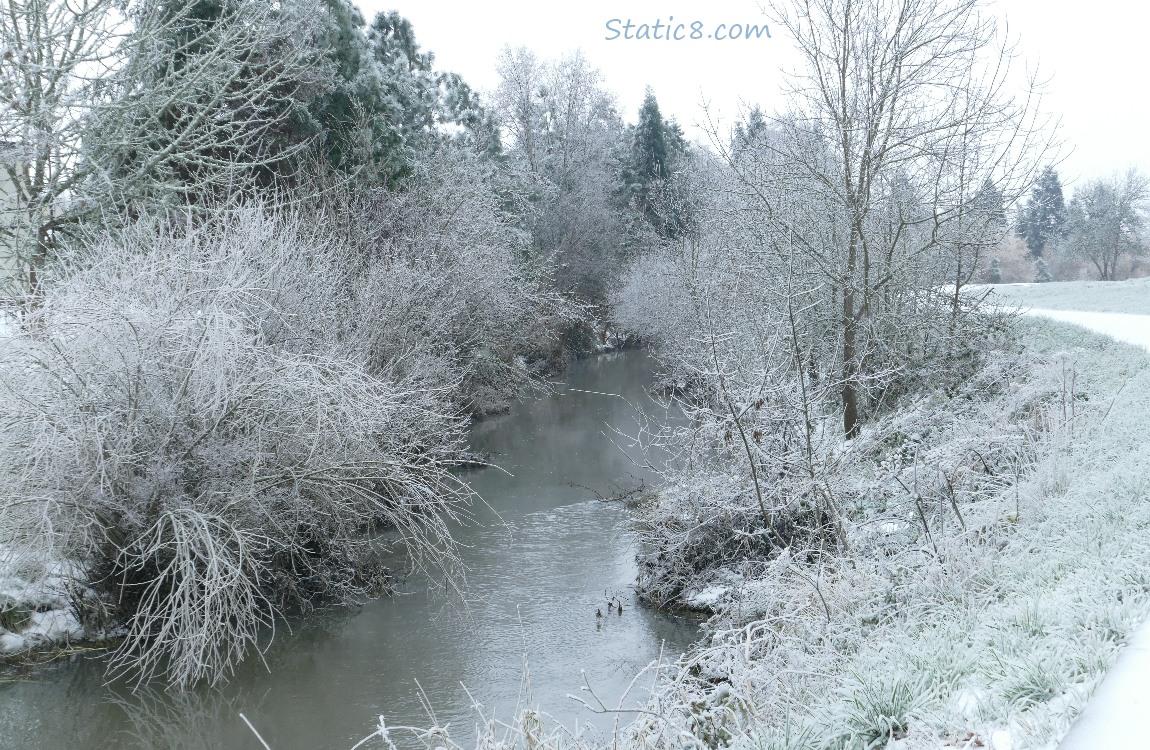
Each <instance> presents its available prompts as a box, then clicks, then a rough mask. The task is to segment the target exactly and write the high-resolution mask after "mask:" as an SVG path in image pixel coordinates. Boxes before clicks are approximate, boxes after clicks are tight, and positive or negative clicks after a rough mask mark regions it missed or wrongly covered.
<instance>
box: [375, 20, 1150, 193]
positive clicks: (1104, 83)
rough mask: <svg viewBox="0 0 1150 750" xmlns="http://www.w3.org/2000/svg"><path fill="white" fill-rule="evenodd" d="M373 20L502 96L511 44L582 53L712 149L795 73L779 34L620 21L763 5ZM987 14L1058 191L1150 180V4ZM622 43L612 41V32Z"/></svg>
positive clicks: (623, 99) (625, 90)
mask: <svg viewBox="0 0 1150 750" xmlns="http://www.w3.org/2000/svg"><path fill="white" fill-rule="evenodd" d="M358 2H359V3H360V7H361V8H362V9H363V11H364V15H365V16H367V17H368V20H370V19H371V17H373V16H374V15H375V13H376V12H378V11H381V10H391V9H394V10H398V11H399V12H400V13H401V14H402V15H404V16H406V17H407V18H408V19H410V20H411V22H412V24H413V25H414V28H415V34H416V39H417V40H418V41H419V43H420V45H421V47H422V48H423V49H424V50H430V51H432V52H434V53H435V56H436V65H437V68H439V69H441V70H452V71H455V72H457V73H459V74H461V75H462V76H463V77H464V79H465V80H467V81H468V82H469V83H470V84H471V85H472V86H474V87H475V88H477V89H479V90H481V91H482V90H487V89H490V88H492V87H494V86H495V84H496V83H497V82H498V76H497V75H496V73H495V60H496V57H497V55H498V54H499V50H500V49H501V48H502V47H503V46H504V45H508V44H509V45H511V46H513V47H516V46H526V47H528V48H530V49H532V50H534V51H535V52H536V54H538V55H539V56H540V57H558V56H560V55H562V54H563V53H565V52H568V51H571V50H574V49H577V48H578V49H582V50H583V52H584V54H585V55H586V56H587V58H588V59H589V60H590V61H591V63H592V64H593V65H595V66H596V67H598V68H599V69H600V70H601V71H602V73H603V76H604V80H605V83H606V86H607V88H609V89H610V90H612V91H613V92H615V94H616V95H617V97H618V101H619V105H620V109H621V111H622V113H623V116H624V118H625V119H627V120H628V121H633V120H634V116H635V112H636V110H637V108H638V105H639V103H640V101H641V100H642V98H643V91H644V88H645V87H646V86H647V85H650V86H651V87H653V88H654V90H655V95H656V96H657V97H658V100H659V106H660V108H661V109H662V111H663V112H664V114H666V115H673V116H674V117H675V118H676V119H678V120H679V122H680V123H681V124H682V125H683V126H684V128H685V129H686V131H687V133H688V135H689V136H691V137H693V138H698V139H704V138H705V136H704V131H703V130H702V129H701V127H700V126H703V125H705V122H706V117H707V116H706V114H705V112H704V109H703V106H702V104H703V102H704V101H707V102H709V104H710V107H711V112H712V117H718V118H720V119H721V122H722V125H721V128H722V132H726V131H727V130H728V129H729V127H730V124H731V122H732V120H733V118H735V117H737V116H738V113H739V107H740V103H743V102H749V103H756V102H757V103H759V104H761V105H762V106H763V108H764V109H765V110H768V111H770V110H774V109H776V108H778V105H779V103H780V97H779V84H780V81H781V75H780V72H779V69H780V67H785V66H788V65H793V63H794V52H793V50H792V47H791V42H790V40H789V39H788V38H787V36H786V35H785V32H783V31H782V30H781V29H776V28H771V30H770V33H771V38H769V39H768V38H766V37H760V38H758V39H751V40H747V39H739V40H725V41H716V40H714V39H706V38H704V39H701V40H698V41H690V40H683V41H674V40H660V41H653V40H648V41H638V40H631V41H627V40H625V39H623V38H622V32H623V31H624V29H623V24H625V23H626V22H627V20H628V19H630V20H631V21H632V22H633V23H634V24H636V25H638V24H640V23H647V24H652V25H653V24H654V23H655V22H656V21H657V20H658V21H660V22H661V23H662V24H666V23H668V21H669V19H670V18H671V17H672V16H673V17H674V23H675V24H679V23H684V24H685V28H684V34H686V33H687V32H688V31H689V29H690V26H691V23H692V22H699V23H700V24H701V27H700V28H701V29H702V32H703V34H705V35H706V34H714V33H715V31H717V30H718V28H719V25H720V24H725V26H726V28H727V29H731V28H732V27H733V26H734V24H742V25H744V26H745V25H747V24H754V25H761V24H764V23H766V22H767V19H766V17H765V16H764V15H763V13H762V11H761V10H760V3H758V2H755V0H706V2H676V1H675V0H659V1H658V2H651V1H650V0H570V1H568V2H555V3H544V2H538V0H536V1H535V2H501V1H500V0H491V1H490V2H485V3H476V2H465V1H464V0H454V1H452V2H447V1H444V0H358ZM989 7H990V8H991V9H992V10H993V11H995V12H997V13H998V14H999V16H1000V17H1001V18H1002V19H1004V20H1005V21H1006V22H1008V23H1009V28H1010V32H1011V34H1012V36H1014V37H1016V38H1017V39H1018V41H1019V48H1018V49H1019V52H1020V53H1021V55H1022V57H1023V60H1024V62H1025V64H1026V65H1029V66H1032V67H1033V66H1036V65H1037V66H1038V68H1039V69H1040V71H1041V72H1042V75H1043V77H1044V78H1049V79H1050V83H1049V85H1048V87H1047V93H1046V96H1045V100H1044V108H1045V109H1046V110H1048V111H1049V112H1050V113H1051V114H1052V115H1055V116H1057V117H1059V118H1061V123H1062V124H1061V129H1060V131H1059V132H1060V135H1061V137H1062V139H1063V140H1064V141H1065V144H1066V148H1065V151H1066V156H1065V157H1064V159H1063V161H1062V163H1061V165H1060V166H1059V173H1060V174H1061V175H1062V177H1063V182H1065V183H1072V182H1074V181H1075V180H1076V179H1082V178H1090V177H1096V176H1103V175H1107V174H1109V173H1112V172H1115V171H1118V170H1124V169H1125V168H1126V167H1128V166H1138V167H1140V168H1141V169H1143V170H1144V171H1147V172H1150V137H1148V130H1150V122H1148V121H1147V115H1150V104H1148V93H1147V91H1148V87H1147V86H1146V82H1145V81H1146V71H1147V70H1148V69H1150V61H1148V60H1150V58H1148V54H1147V46H1148V41H1150V40H1148V39H1147V38H1146V34H1147V31H1146V30H1147V28H1150V23H1148V22H1150V5H1144V4H1143V3H1141V2H1137V1H1136V0H1093V2H1090V3H1076V4H1064V5H1052V4H1050V3H1049V2H1042V1H1041V0H997V2H994V3H993V4H992V5H991V6H989ZM611 19H619V21H618V23H616V24H614V25H613V26H612V27H611V28H612V29H617V30H618V31H619V32H620V34H619V38H616V39H614V40H608V39H607V37H609V36H612V34H613V31H612V30H610V29H609V28H608V21H610V20H611Z"/></svg>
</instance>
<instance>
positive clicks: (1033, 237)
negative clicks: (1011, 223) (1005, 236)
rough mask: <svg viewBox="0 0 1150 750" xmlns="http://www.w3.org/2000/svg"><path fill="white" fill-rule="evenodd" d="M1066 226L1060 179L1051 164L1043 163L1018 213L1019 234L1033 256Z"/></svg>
mask: <svg viewBox="0 0 1150 750" xmlns="http://www.w3.org/2000/svg"><path fill="white" fill-rule="evenodd" d="M1065 229H1066V202H1065V200H1064V198H1063V195H1062V181H1061V180H1059V179H1058V172H1057V171H1056V170H1055V169H1054V167H1050V166H1047V167H1045V168H1044V169H1043V170H1042V173H1041V174H1040V175H1039V176H1038V180H1037V182H1036V183H1035V185H1034V189H1033V191H1032V192H1031V194H1030V200H1028V201H1027V202H1026V205H1025V206H1024V207H1023V209H1022V211H1021V213H1020V214H1019V217H1018V226H1017V228H1016V231H1017V234H1018V236H1019V237H1022V238H1024V239H1025V240H1026V248H1027V249H1028V250H1030V254H1031V255H1032V256H1034V257H1035V258H1041V257H1042V255H1043V253H1044V252H1045V251H1046V247H1047V245H1048V244H1049V243H1051V242H1053V241H1056V240H1058V239H1061V238H1062V237H1063V236H1064V234H1065Z"/></svg>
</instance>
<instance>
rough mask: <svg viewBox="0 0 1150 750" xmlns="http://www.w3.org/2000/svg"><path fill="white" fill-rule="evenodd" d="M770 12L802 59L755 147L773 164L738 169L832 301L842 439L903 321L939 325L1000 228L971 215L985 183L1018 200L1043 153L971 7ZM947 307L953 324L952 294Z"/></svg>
mask: <svg viewBox="0 0 1150 750" xmlns="http://www.w3.org/2000/svg"><path fill="white" fill-rule="evenodd" d="M773 11H774V13H775V15H776V16H777V17H778V19H779V22H780V24H781V25H782V26H783V27H784V28H786V29H787V30H788V31H789V32H790V35H791V36H792V37H793V38H794V39H795V40H796V43H797V45H798V48H799V52H800V55H801V58H802V61H803V63H804V69H803V70H802V71H801V72H800V73H799V74H798V75H797V76H796V77H795V78H794V79H793V80H792V82H791V84H790V94H791V96H790V101H791V102H793V107H792V110H791V111H790V112H788V113H786V114H785V115H782V116H779V117H777V118H776V119H775V122H774V125H775V129H776V131H777V133H778V135H777V137H775V138H773V139H766V140H765V141H764V146H763V149H764V150H765V151H766V152H769V153H770V156H769V157H768V161H769V162H771V163H772V164H773V165H775V166H776V167H778V166H779V165H782V166H783V167H784V168H782V169H778V168H774V169H762V168H758V167H755V166H754V164H753V163H752V164H751V165H750V166H747V165H745V164H744V165H743V166H742V167H740V168H738V169H737V172H738V173H739V174H741V175H742V176H743V182H744V186H745V188H746V189H748V190H749V191H750V192H751V193H753V194H754V195H756V196H757V198H758V199H759V200H760V201H761V202H762V203H763V205H764V210H765V213H766V214H767V215H768V216H769V217H770V220H771V221H772V222H773V223H774V226H775V230H776V231H779V232H781V233H783V234H785V235H786V236H787V238H788V240H787V246H788V247H790V248H793V251H794V252H797V253H800V254H802V256H803V257H804V258H805V259H806V260H805V262H806V263H808V264H810V265H811V266H812V267H814V268H817V269H818V272H819V273H820V274H821V276H822V277H823V279H824V281H825V283H826V288H827V291H828V293H829V294H830V295H831V297H832V298H833V304H834V306H835V307H836V308H837V312H836V313H835V317H836V318H837V322H836V329H837V337H838V339H839V353H838V361H839V364H838V368H839V376H838V377H839V381H840V386H841V394H840V397H841V404H842V417H843V429H844V431H845V433H846V435H847V436H848V437H854V436H856V435H858V432H859V429H860V426H861V423H862V420H863V413H864V409H865V403H864V402H865V399H864V394H865V393H866V391H867V390H868V388H872V387H873V383H874V381H875V375H876V368H877V369H879V370H881V369H882V368H883V367H884V366H885V365H884V364H883V359H884V353H888V352H889V350H890V347H891V345H892V344H894V343H895V342H897V340H898V339H900V338H901V337H904V336H906V335H907V332H908V331H912V330H913V326H914V324H913V322H912V321H918V320H922V319H923V317H924V316H935V315H938V314H939V312H940V310H939V308H938V307H937V304H938V303H939V300H937V299H935V296H934V292H933V290H934V289H936V288H937V287H938V286H940V285H941V284H943V283H946V282H947V281H948V280H949V281H950V283H953V284H954V285H955V287H961V286H962V284H963V283H965V282H966V281H968V280H969V279H970V278H971V275H972V274H973V272H974V269H975V268H976V267H977V265H978V258H979V256H980V252H979V249H980V248H984V247H986V246H988V245H990V244H993V242H994V239H995V234H996V233H1000V232H1002V231H1004V229H1003V228H1002V227H999V226H995V225H994V223H993V222H992V221H990V220H989V218H988V217H989V214H988V212H987V210H986V209H985V208H984V206H983V201H984V196H985V195H986V186H987V185H989V186H992V187H993V188H994V189H995V190H996V191H997V192H998V193H999V194H1001V195H1003V196H1005V198H1004V200H1006V201H1007V202H1008V203H1009V202H1011V201H1013V200H1014V199H1016V198H1017V196H1018V194H1019V191H1020V190H1021V186H1022V185H1025V184H1028V183H1029V180H1028V179H1027V178H1028V176H1029V175H1030V173H1031V172H1032V170H1033V165H1034V164H1035V163H1037V162H1036V154H1041V153H1042V152H1043V151H1044V150H1045V149H1046V148H1047V147H1048V145H1049V142H1048V141H1047V140H1044V139H1043V137H1042V133H1041V130H1040V128H1038V127H1037V126H1038V124H1039V122H1038V120H1037V114H1036V110H1035V107H1034V104H1035V102H1034V101H1033V99H1032V98H1030V97H1029V96H1022V97H1021V98H1018V97H1015V96H1013V95H1011V93H1010V85H1011V83H1012V81H1013V79H1012V78H1011V77H1010V61H1011V59H1012V57H1013V53H1012V50H1011V48H1010V46H1009V45H1008V44H1007V43H1006V42H1004V41H1003V40H1002V39H1001V38H1000V36H999V32H998V30H997V28H996V25H995V23H994V21H993V19H992V18H990V17H989V16H988V15H984V14H982V12H981V3H980V1H979V0H947V1H946V2H939V1H938V0H865V1H864V0H799V2H796V3H794V4H793V5H787V6H784V5H781V4H780V5H776V6H773ZM784 183H786V184H787V187H786V189H777V188H778V187H779V186H781V185H783V184H784ZM770 185H774V186H775V187H774V188H772V187H769V186H770ZM948 277H949V278H948ZM951 303H952V305H951V307H952V313H953V314H958V313H959V312H960V307H961V305H960V304H959V298H958V297H957V293H956V295H955V296H954V297H952V299H951ZM908 316H909V317H908ZM899 321H901V322H902V324H899ZM907 324H909V325H907ZM884 350H885V352H884Z"/></svg>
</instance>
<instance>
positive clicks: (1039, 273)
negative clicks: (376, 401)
mask: <svg viewBox="0 0 1150 750" xmlns="http://www.w3.org/2000/svg"><path fill="white" fill-rule="evenodd" d="M1034 280H1035V281H1036V282H1037V283H1039V284H1045V283H1047V282H1050V281H1054V277H1053V276H1051V275H1050V267H1049V266H1047V265H1046V261H1044V260H1043V259H1042V258H1039V259H1038V260H1036V261H1034Z"/></svg>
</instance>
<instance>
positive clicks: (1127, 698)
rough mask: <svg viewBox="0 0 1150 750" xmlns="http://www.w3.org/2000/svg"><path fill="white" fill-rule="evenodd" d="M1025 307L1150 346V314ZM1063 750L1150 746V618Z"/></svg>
mask: <svg viewBox="0 0 1150 750" xmlns="http://www.w3.org/2000/svg"><path fill="white" fill-rule="evenodd" d="M1025 312H1026V313H1027V314H1028V315H1041V316H1043V317H1046V318H1052V319H1054V320H1060V321H1063V322H1065V323H1073V324H1075V325H1080V326H1082V327H1083V328H1088V329H1090V330H1092V331H1097V332H1098V333H1104V334H1106V335H1107V336H1110V337H1112V338H1115V339H1118V340H1119V341H1125V342H1127V343H1131V344H1136V345H1138V346H1141V347H1144V348H1146V349H1148V350H1150V315H1128V314H1124V313H1097V312H1071V311H1068V310H1049V309H1044V308H1030V309H1029V310H1026V311H1025ZM1148 408H1150V406H1148ZM1058 750H1150V620H1147V621H1146V622H1143V623H1142V625H1140V626H1139V627H1138V629H1137V630H1136V631H1134V634H1133V635H1132V636H1131V638H1130V642H1129V643H1128V644H1127V645H1126V647H1125V648H1123V649H1122V651H1121V653H1119V654H1118V658H1117V659H1116V660H1115V662H1114V666H1113V667H1111V668H1110V671H1109V672H1107V673H1106V677H1105V678H1103V680H1102V684H1101V685H1099V686H1098V690H1097V691H1095V693H1094V695H1093V697H1091V699H1090V702H1089V703H1088V704H1087V705H1086V708H1085V709H1084V710H1083V711H1082V715H1081V716H1079V717H1078V720H1077V721H1075V722H1074V725H1073V726H1071V727H1070V731H1069V732H1067V734H1066V737H1064V738H1063V740H1062V742H1061V743H1060V744H1059V745H1058Z"/></svg>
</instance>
